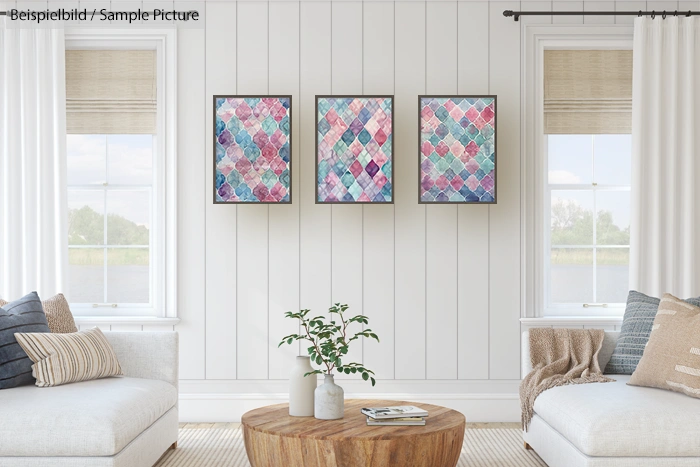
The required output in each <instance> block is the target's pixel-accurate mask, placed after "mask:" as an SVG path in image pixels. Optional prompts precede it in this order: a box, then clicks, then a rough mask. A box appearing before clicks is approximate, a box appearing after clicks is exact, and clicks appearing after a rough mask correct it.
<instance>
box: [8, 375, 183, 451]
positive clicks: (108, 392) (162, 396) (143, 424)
mask: <svg viewBox="0 0 700 467" xmlns="http://www.w3.org/2000/svg"><path fill="white" fill-rule="evenodd" d="M176 403H177V390H176V389H175V387H174V386H173V385H171V384H169V383H166V382H164V381H158V380H151V379H141V378H105V379H98V380H93V381H84V382H80V383H73V384H67V385H65V386H57V387H53V388H38V387H36V386H23V387H19V388H13V389H6V390H3V391H0V420H2V423H1V424H0V440H2V442H1V443H0V457H4V456H30V457H40V456H47V457H52V456H112V455H114V454H117V453H118V452H120V451H121V450H122V449H123V448H124V447H125V446H126V445H127V444H129V443H130V442H131V441H132V440H133V439H134V438H136V437H137V436H138V435H139V434H140V433H141V432H143V431H144V430H145V429H146V428H148V427H149V426H151V425H152V424H153V423H154V422H155V421H156V420H158V419H159V418H160V417H161V416H162V415H163V414H165V413H166V412H167V411H168V410H170V409H171V408H172V407H174V406H175V404H176Z"/></svg>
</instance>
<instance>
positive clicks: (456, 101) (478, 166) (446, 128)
mask: <svg viewBox="0 0 700 467" xmlns="http://www.w3.org/2000/svg"><path fill="white" fill-rule="evenodd" d="M419 102H420V105H419V107H420V147H419V150H420V187H419V190H420V202H421V203H495V202H496V97H495V96H484V97H473V96H461V97H430V96H421V97H420V98H419Z"/></svg>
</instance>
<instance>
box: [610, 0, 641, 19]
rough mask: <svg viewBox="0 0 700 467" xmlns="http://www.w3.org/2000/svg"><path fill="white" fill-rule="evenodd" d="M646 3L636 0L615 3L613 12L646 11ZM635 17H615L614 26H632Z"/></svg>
mask: <svg viewBox="0 0 700 467" xmlns="http://www.w3.org/2000/svg"><path fill="white" fill-rule="evenodd" d="M646 9H647V2H646V1H645V0H637V1H634V2H615V11H639V10H646ZM634 18H636V17H635V16H617V15H616V16H615V24H629V25H632V24H634Z"/></svg>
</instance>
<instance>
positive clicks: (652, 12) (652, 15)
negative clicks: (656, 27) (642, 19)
mask: <svg viewBox="0 0 700 467" xmlns="http://www.w3.org/2000/svg"><path fill="white" fill-rule="evenodd" d="M654 18H656V10H652V11H651V19H654Z"/></svg>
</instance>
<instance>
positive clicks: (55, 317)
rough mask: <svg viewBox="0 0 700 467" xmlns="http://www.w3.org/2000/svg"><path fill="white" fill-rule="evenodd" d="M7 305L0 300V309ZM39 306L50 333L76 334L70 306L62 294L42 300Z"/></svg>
mask: <svg viewBox="0 0 700 467" xmlns="http://www.w3.org/2000/svg"><path fill="white" fill-rule="evenodd" d="M8 303H9V302H6V301H5V300H3V299H2V298H0V307H3V306H5V305H7V304H8ZM41 306H42V307H43V308H44V314H46V321H47V322H48V323H49V329H51V332H58V333H64V332H78V328H77V327H76V325H75V320H74V319H73V313H71V311H70V306H68V301H67V300H66V297H64V296H63V294H62V293H60V294H58V295H54V296H53V297H51V298H48V299H46V300H42V301H41Z"/></svg>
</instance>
